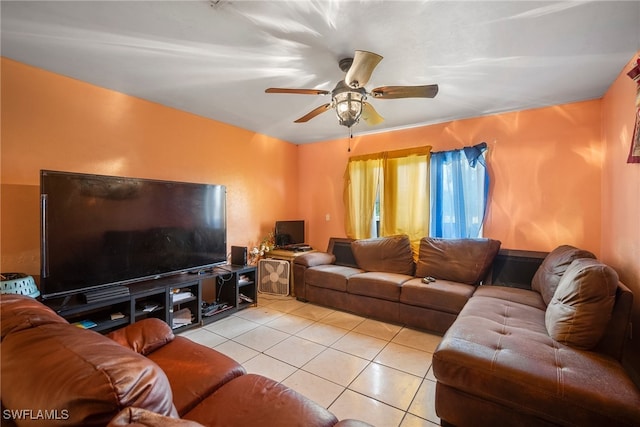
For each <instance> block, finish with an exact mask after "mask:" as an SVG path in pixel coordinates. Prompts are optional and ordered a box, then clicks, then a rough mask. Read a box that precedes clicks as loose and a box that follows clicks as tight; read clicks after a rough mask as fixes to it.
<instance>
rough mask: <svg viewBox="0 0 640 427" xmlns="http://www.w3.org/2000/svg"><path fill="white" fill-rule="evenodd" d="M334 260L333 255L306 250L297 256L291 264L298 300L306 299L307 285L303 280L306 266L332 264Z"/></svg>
mask: <svg viewBox="0 0 640 427" xmlns="http://www.w3.org/2000/svg"><path fill="white" fill-rule="evenodd" d="M335 261H336V257H335V255H333V254H329V253H326V252H308V253H306V254H304V255H300V256H297V257H296V258H295V259H294V260H293V263H292V264H291V266H292V267H293V283H295V292H296V298H297V299H299V300H300V301H306V300H307V285H306V282H305V280H304V274H305V272H306V271H307V268H311V267H315V266H318V265H326V264H333V263H335Z"/></svg>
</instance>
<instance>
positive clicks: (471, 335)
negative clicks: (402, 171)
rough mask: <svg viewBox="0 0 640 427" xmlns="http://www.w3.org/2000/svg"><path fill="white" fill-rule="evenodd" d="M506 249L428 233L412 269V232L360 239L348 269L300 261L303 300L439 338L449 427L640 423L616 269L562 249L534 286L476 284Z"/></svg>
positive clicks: (627, 308)
mask: <svg viewBox="0 0 640 427" xmlns="http://www.w3.org/2000/svg"><path fill="white" fill-rule="evenodd" d="M499 246H500V243H499V242H496V241H492V240H489V239H472V240H467V239H463V240H442V239H431V238H423V239H422V240H421V242H420V251H419V256H418V261H417V263H416V264H414V265H412V264H411V262H412V259H411V258H410V247H409V244H408V238H407V237H406V236H394V237H391V238H383V239H368V240H362V241H354V242H352V243H351V249H352V251H353V258H354V259H355V263H354V264H353V265H337V264H335V257H334V256H333V255H331V254H327V253H319V252H315V253H309V254H305V255H303V256H300V257H298V258H296V260H295V261H294V275H295V283H296V295H297V297H298V298H299V299H302V300H307V301H311V302H315V303H318V304H322V305H327V306H330V307H335V308H338V309H342V310H346V311H351V312H354V313H357V314H361V315H364V316H370V317H374V318H378V319H381V320H385V321H390V322H397V323H401V324H406V325H409V326H414V327H419V328H422V329H428V330H432V331H436V332H440V333H444V337H443V339H442V341H441V343H440V344H439V346H438V348H437V350H436V352H435V354H434V356H433V369H434V374H435V376H436V378H437V385H436V412H437V415H438V416H439V417H440V418H441V421H442V424H443V425H455V426H459V427H462V426H487V427H488V426H491V427H494V426H497V425H500V426H503V425H504V426H551V425H562V426H604V425H606V426H634V425H635V426H638V425H640V391H639V390H638V388H637V387H636V386H635V385H634V384H633V382H632V381H631V380H630V378H629V377H628V375H627V374H626V372H625V370H624V369H623V367H622V365H621V362H620V361H621V358H622V350H623V345H624V342H625V340H626V337H627V328H628V324H629V320H630V315H631V306H632V301H633V295H632V294H631V292H630V291H629V289H628V288H627V287H626V286H624V285H623V284H622V283H620V282H619V281H618V276H617V274H616V273H615V271H613V270H612V269H611V268H610V267H608V266H606V265H604V264H602V263H601V262H599V261H597V260H596V259H595V256H594V255H593V254H591V253H590V252H587V251H583V250H580V249H577V248H574V247H571V246H560V247H558V248H557V249H555V250H554V251H552V252H551V253H549V254H548V255H547V256H546V258H544V261H543V262H542V265H541V266H540V267H539V268H538V270H537V271H536V273H535V276H534V277H533V281H532V283H531V289H520V288H516V287H503V286H491V285H479V283H480V282H481V281H482V279H483V278H484V277H485V275H486V273H487V272H488V270H489V269H490V268H491V264H492V262H493V259H494V256H495V255H496V253H497V252H498V249H499ZM426 276H430V277H433V279H435V280H434V281H430V280H429V281H427V282H426V283H425V282H423V278H424V277H426Z"/></svg>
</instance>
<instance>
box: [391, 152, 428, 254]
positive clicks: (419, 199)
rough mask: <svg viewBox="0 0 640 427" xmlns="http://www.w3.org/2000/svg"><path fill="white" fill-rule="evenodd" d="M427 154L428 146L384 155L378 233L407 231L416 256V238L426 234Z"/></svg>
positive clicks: (405, 232)
mask: <svg viewBox="0 0 640 427" xmlns="http://www.w3.org/2000/svg"><path fill="white" fill-rule="evenodd" d="M430 156H431V147H429V146H427V147H419V148H413V149H407V150H398V151H391V152H387V153H385V155H384V163H383V170H384V175H383V191H381V192H380V206H381V209H380V221H381V233H380V234H381V235H383V236H392V235H395V234H406V235H408V236H409V239H410V240H411V244H412V247H413V252H414V256H415V257H416V258H417V254H418V248H419V244H420V239H421V238H422V237H424V236H428V235H429V158H430Z"/></svg>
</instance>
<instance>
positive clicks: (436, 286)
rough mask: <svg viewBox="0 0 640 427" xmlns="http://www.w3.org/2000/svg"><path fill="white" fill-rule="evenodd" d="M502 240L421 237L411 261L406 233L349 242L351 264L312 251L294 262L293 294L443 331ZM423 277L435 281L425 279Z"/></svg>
mask: <svg viewBox="0 0 640 427" xmlns="http://www.w3.org/2000/svg"><path fill="white" fill-rule="evenodd" d="M499 249H500V242H499V241H497V240H492V239H435V238H426V237H425V238H423V239H422V240H421V241H420V248H419V257H418V261H417V262H414V256H413V251H412V248H411V243H410V241H409V237H408V236H404V235H400V236H391V237H384V238H378V239H365V240H356V241H353V242H351V250H352V252H353V256H354V258H355V261H356V264H354V265H338V264H336V263H335V260H336V259H335V256H334V255H332V254H329V253H324V252H311V253H307V254H304V255H301V256H298V257H297V258H296V259H295V261H294V266H293V268H294V273H293V274H294V280H295V283H296V297H297V298H298V299H300V300H304V301H310V302H313V303H317V304H322V305H326V306H329V307H334V308H338V309H341V310H346V311H350V312H353V313H357V314H360V315H363V316H369V317H373V318H376V319H380V320H383V321H387V322H393V323H400V324H404V325H408V326H413V327H417V328H422V329H428V330H432V331H435V332H438V333H444V332H445V331H446V330H447V329H449V327H450V326H451V325H452V324H453V322H454V320H455V319H456V317H457V316H458V313H459V312H460V310H462V307H464V305H465V304H466V303H467V301H468V300H469V298H471V295H473V293H474V291H475V290H476V287H477V286H478V284H480V283H481V282H482V281H483V280H484V279H485V278H486V276H487V274H488V272H489V270H490V267H491V264H492V262H493V259H494V258H495V256H496V254H497V253H498V250H499ZM425 277H433V278H434V279H435V280H434V281H432V282H428V283H425V282H424V281H423V279H424V278H425Z"/></svg>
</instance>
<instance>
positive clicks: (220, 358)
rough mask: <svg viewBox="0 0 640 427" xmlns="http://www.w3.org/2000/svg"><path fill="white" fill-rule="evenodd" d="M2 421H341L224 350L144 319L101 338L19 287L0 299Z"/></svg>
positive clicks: (346, 424)
mask: <svg viewBox="0 0 640 427" xmlns="http://www.w3.org/2000/svg"><path fill="white" fill-rule="evenodd" d="M0 308H1V317H0V325H1V329H2V352H1V358H2V360H1V362H2V365H1V370H2V425H3V426H4V425H20V426H21V425H29V426H33V425H36V426H56V425H65V426H83V427H84V426H105V425H109V426H125V425H132V426H133V425H135V426H167V427H172V426H188V427H193V426H201V425H207V426H214V425H215V426H257V425H263V426H268V425H287V426H305V427H306V426H342V427H361V426H367V425H368V424H365V423H362V422H359V421H355V420H343V421H341V422H338V420H337V419H336V417H335V416H334V415H333V414H332V413H330V412H329V411H328V410H326V409H325V408H323V407H321V406H320V405H318V404H316V403H314V402H313V401H311V400H310V399H308V398H306V397H304V396H302V395H301V394H299V393H297V392H295V391H294V390H292V389H290V388H287V387H285V386H283V385H281V384H279V383H277V382H275V381H273V380H271V379H269V378H265V377H262V376H259V375H253V374H247V373H246V372H245V370H244V368H243V367H242V366H241V365H239V364H238V363H237V362H235V361H234V360H232V359H230V358H229V357H227V356H225V355H223V354H221V353H219V352H217V351H215V350H213V349H211V348H208V347H205V346H202V345H200V344H197V343H195V342H193V341H191V340H189V339H187V338H184V337H180V336H177V337H176V336H174V335H173V333H172V331H171V328H170V327H169V326H168V325H167V324H166V323H164V322H162V321H160V320H158V319H151V318H149V319H145V320H142V321H140V322H137V323H135V324H132V325H129V326H127V327H125V328H122V329H120V330H117V331H115V332H112V333H111V334H109V335H108V336H103V335H100V334H98V333H96V332H93V331H90V330H84V329H80V328H78V327H76V326H73V325H70V324H69V323H68V322H67V321H66V320H64V319H63V318H61V317H59V316H58V315H57V314H56V313H55V312H53V311H52V310H51V309H49V308H48V307H46V306H44V305H43V304H41V303H39V302H38V301H36V300H34V299H32V298H29V297H27V296H22V295H2V296H1V298H0Z"/></svg>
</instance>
